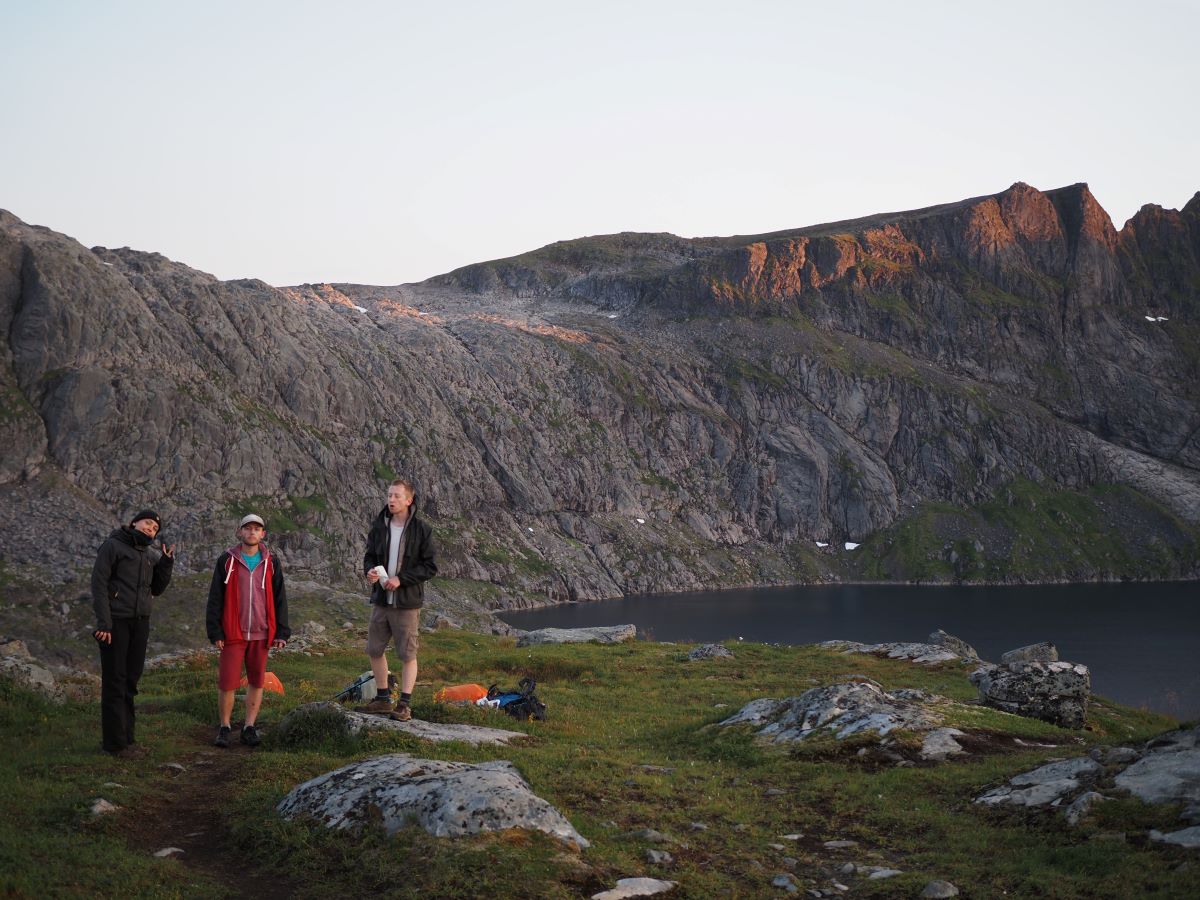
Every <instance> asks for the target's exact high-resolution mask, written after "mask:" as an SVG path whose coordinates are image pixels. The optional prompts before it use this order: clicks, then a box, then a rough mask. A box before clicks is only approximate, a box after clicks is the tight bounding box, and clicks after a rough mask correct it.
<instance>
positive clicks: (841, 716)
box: [718, 681, 940, 743]
mask: <svg viewBox="0 0 1200 900" xmlns="http://www.w3.org/2000/svg"><path fill="white" fill-rule="evenodd" d="M939 721H940V716H938V715H937V714H936V713H934V712H931V711H930V710H928V709H926V708H924V707H922V706H921V705H919V704H917V703H915V702H912V701H909V700H904V699H901V698H900V697H897V696H896V695H894V694H889V693H888V692H887V691H885V690H884V689H883V688H882V687H880V686H879V685H878V684H876V683H874V682H863V681H850V682H843V683H839V684H833V685H829V686H828V687H820V688H813V689H812V690H809V691H805V692H804V693H803V694H801V695H800V696H798V697H789V698H787V699H784V700H772V699H762V700H754V701H751V702H750V703H747V704H746V705H745V706H744V707H742V708H741V710H739V711H738V712H737V713H735V714H734V715H732V716H730V717H729V718H727V719H725V720H723V721H722V722H720V723H718V724H719V725H720V726H721V727H729V726H732V725H751V726H753V727H755V728H756V729H757V734H759V735H760V736H762V737H765V738H770V739H771V741H772V742H774V743H784V742H787V741H797V740H804V739H805V738H807V737H810V736H812V735H814V734H816V733H818V731H822V730H824V731H832V732H834V734H835V735H836V737H838V738H839V739H840V738H846V737H849V736H850V735H852V734H858V733H860V732H866V731H873V732H876V733H877V734H879V735H881V736H882V735H886V734H887V733H888V732H890V731H892V730H893V729H896V728H904V729H908V730H911V731H926V730H929V729H931V728H934V727H936V726H937V724H938V723H939Z"/></svg>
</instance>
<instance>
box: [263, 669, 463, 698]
mask: <svg viewBox="0 0 1200 900" xmlns="http://www.w3.org/2000/svg"><path fill="white" fill-rule="evenodd" d="M249 683H250V682H249V681H247V680H246V676H245V675H243V676H242V683H241V687H245V686H246V685H248V684H249ZM263 690H264V691H272V692H273V693H276V694H282V693H283V682H282V681H280V680H279V678H278V677H276V675H275V673H274V672H268V673H267V674H266V677H264V678H263ZM484 693H486V691H485V692H484Z"/></svg>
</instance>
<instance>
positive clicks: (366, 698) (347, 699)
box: [333, 669, 396, 703]
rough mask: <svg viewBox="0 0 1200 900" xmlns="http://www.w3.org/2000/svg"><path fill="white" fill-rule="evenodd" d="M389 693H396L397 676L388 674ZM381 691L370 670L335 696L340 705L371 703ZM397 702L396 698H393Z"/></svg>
mask: <svg viewBox="0 0 1200 900" xmlns="http://www.w3.org/2000/svg"><path fill="white" fill-rule="evenodd" d="M388 692H389V693H390V694H393V695H394V694H395V693H396V676H395V675H393V674H392V673H391V672H389V673H388ZM378 693H379V690H378V689H377V688H376V687H375V673H374V672H372V671H371V670H370V669H368V670H367V671H365V672H363V673H362V674H361V675H359V676H358V677H357V678H356V679H354V681H352V682H350V683H349V684H348V685H346V686H345V687H344V688H342V689H341V690H340V691H338V692H337V693H336V694H334V695H333V699H334V701H335V702H340V703H370V702H371V701H372V700H374V699H375V695H376V694H378ZM392 701H393V702H395V697H394V696H393V697H392Z"/></svg>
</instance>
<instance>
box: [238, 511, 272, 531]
mask: <svg viewBox="0 0 1200 900" xmlns="http://www.w3.org/2000/svg"><path fill="white" fill-rule="evenodd" d="M250 524H255V525H261V526H262V527H263V528H266V527H267V523H266V522H264V521H263V520H262V519H261V518H259V517H258V516H256V515H255V514H254V513H250V515H248V516H242V521H240V522H238V528H244V527H246V526H247V525H250Z"/></svg>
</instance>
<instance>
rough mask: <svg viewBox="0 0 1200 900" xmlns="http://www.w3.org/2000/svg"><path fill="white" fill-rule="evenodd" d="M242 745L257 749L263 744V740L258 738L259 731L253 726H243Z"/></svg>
mask: <svg viewBox="0 0 1200 900" xmlns="http://www.w3.org/2000/svg"><path fill="white" fill-rule="evenodd" d="M242 743H243V744H245V745H246V746H247V747H257V746H258V745H259V744H261V743H262V738H260V737H259V736H258V729H257V728H255V727H254V726H253V725H243V726H242Z"/></svg>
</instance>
